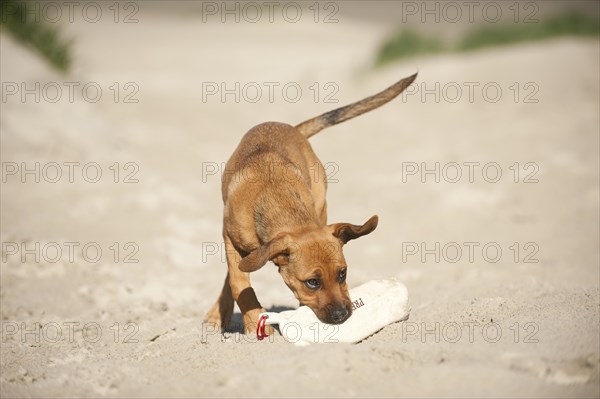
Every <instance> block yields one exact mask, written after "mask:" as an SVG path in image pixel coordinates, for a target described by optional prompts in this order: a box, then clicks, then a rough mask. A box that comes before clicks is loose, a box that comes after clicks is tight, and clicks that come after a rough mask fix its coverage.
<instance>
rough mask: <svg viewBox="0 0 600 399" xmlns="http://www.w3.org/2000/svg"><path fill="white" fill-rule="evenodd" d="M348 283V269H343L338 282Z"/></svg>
mask: <svg viewBox="0 0 600 399" xmlns="http://www.w3.org/2000/svg"><path fill="white" fill-rule="evenodd" d="M344 281H346V269H345V268H344V269H342V270H340V271H339V273H338V282H339V283H340V284H341V283H343V282H344Z"/></svg>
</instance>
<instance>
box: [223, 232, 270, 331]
mask: <svg viewBox="0 0 600 399" xmlns="http://www.w3.org/2000/svg"><path fill="white" fill-rule="evenodd" d="M225 251H226V254H227V267H228V268H229V284H230V287H231V294H232V296H233V299H234V300H235V302H236V303H237V305H238V307H239V308H240V311H241V312H242V318H243V320H244V331H245V332H246V334H253V333H255V332H256V326H257V323H258V317H259V315H260V314H261V313H263V312H265V309H264V308H263V307H262V306H261V305H260V302H258V299H257V298H256V294H255V293H254V289H253V288H252V287H251V286H250V273H245V272H243V271H241V270H240V269H239V264H240V260H241V256H240V254H239V253H238V252H237V251H236V249H235V247H234V246H233V244H232V242H231V239H229V237H227V236H225ZM265 332H266V333H267V334H268V335H271V334H273V328H272V327H271V326H269V325H267V326H266V328H265Z"/></svg>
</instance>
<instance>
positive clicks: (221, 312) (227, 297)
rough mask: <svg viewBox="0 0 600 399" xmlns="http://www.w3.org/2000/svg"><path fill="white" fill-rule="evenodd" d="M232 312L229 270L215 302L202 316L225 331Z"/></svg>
mask: <svg viewBox="0 0 600 399" xmlns="http://www.w3.org/2000/svg"><path fill="white" fill-rule="evenodd" d="M232 314H233V295H232V294H231V285H230V284H229V271H228V272H227V277H225V283H224V284H223V289H222V290H221V295H219V299H217V302H215V304H214V305H213V306H212V307H211V308H210V310H209V311H208V312H207V313H206V316H204V321H205V322H207V323H215V324H216V325H218V326H219V327H221V331H225V330H226V329H227V328H228V327H229V323H230V322H231V315H232Z"/></svg>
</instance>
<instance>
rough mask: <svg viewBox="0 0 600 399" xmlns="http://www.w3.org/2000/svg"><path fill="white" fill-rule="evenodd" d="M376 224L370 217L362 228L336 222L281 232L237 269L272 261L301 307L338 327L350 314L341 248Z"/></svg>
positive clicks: (369, 230)
mask: <svg viewBox="0 0 600 399" xmlns="http://www.w3.org/2000/svg"><path fill="white" fill-rule="evenodd" d="M377 222H378V218H377V216H373V217H371V218H370V219H369V220H368V221H367V222H366V223H365V224H363V225H362V226H357V225H352V224H350V223H336V224H330V225H328V226H324V227H321V228H318V229H307V230H303V231H299V232H293V233H281V234H279V235H277V237H275V238H274V239H273V240H271V241H270V242H269V243H267V244H265V245H263V246H261V247H260V248H257V249H256V250H254V251H253V252H251V253H250V254H248V255H247V256H246V257H244V258H243V259H242V260H241V262H240V265H239V268H240V270H241V271H243V272H253V271H256V270H258V269H260V268H261V267H263V266H264V265H265V264H266V263H267V262H268V261H269V260H271V261H273V263H275V265H277V266H278V268H279V273H280V274H281V277H283V280H284V281H285V283H286V285H287V286H288V287H289V288H290V289H291V290H292V292H293V293H294V295H296V298H297V299H298V300H299V301H300V304H301V305H306V306H308V307H310V308H311V309H312V311H313V312H314V313H315V315H317V317H318V318H319V320H321V321H322V322H324V323H329V324H341V323H343V322H344V321H346V320H347V319H348V317H350V315H351V314H352V302H351V300H350V296H349V295H348V287H347V285H346V269H347V267H348V265H347V263H346V260H345V259H344V254H343V252H342V247H343V246H344V244H346V243H347V242H348V241H350V240H353V239H355V238H358V237H361V236H364V235H366V234H369V233H370V232H372V231H373V230H375V228H376V227H377Z"/></svg>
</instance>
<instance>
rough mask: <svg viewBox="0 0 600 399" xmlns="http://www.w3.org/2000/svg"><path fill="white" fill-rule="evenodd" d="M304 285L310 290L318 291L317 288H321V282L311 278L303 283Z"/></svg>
mask: <svg viewBox="0 0 600 399" xmlns="http://www.w3.org/2000/svg"><path fill="white" fill-rule="evenodd" d="M304 285H306V286H307V287H308V288H310V289H311V290H318V289H319V288H321V281H319V280H317V279H316V278H311V279H310V280H306V281H305V282H304Z"/></svg>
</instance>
